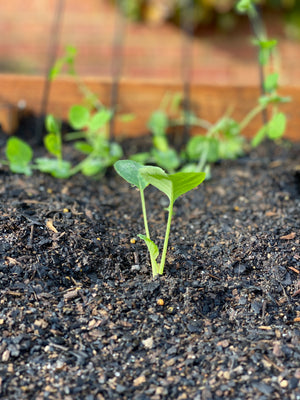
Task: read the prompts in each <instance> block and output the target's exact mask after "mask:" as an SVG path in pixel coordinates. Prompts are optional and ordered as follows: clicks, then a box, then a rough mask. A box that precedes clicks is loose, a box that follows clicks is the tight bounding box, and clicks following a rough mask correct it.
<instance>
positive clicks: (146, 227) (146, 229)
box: [140, 190, 150, 239]
mask: <svg viewBox="0 0 300 400" xmlns="http://www.w3.org/2000/svg"><path fill="white" fill-rule="evenodd" d="M140 193H141V203H142V210H143V217H144V225H145V232H146V236H147V238H148V239H150V233H149V227H148V221H147V211H146V203H145V196H144V191H143V190H140Z"/></svg>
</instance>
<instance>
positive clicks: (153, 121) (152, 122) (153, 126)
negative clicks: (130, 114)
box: [148, 110, 169, 136]
mask: <svg viewBox="0 0 300 400" xmlns="http://www.w3.org/2000/svg"><path fill="white" fill-rule="evenodd" d="M168 126H169V119H168V117H167V115H166V113H165V112H163V111H160V110H158V111H154V113H153V114H152V115H151V117H150V119H149V121H148V128H149V129H150V131H151V132H152V133H153V134H154V135H155V136H163V135H165V133H166V130H167V128H168Z"/></svg>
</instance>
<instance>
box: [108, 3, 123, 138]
mask: <svg viewBox="0 0 300 400" xmlns="http://www.w3.org/2000/svg"><path fill="white" fill-rule="evenodd" d="M124 1H126V0H124ZM117 3H118V7H117V8H118V10H117V11H116V14H117V15H116V23H115V30H114V39H113V49H112V50H113V51H112V61H111V75H112V85H111V92H110V108H111V110H112V111H113V115H112V118H111V119H110V124H109V137H110V140H111V141H113V140H114V139H115V119H116V111H117V103H118V96H119V81H120V76H121V72H122V67H123V44H124V33H125V26H126V21H125V17H124V15H123V10H122V0H119V1H118V2H117Z"/></svg>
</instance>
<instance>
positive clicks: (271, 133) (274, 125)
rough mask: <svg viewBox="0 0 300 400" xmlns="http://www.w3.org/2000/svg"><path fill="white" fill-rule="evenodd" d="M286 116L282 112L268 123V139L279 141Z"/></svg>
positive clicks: (283, 129)
mask: <svg viewBox="0 0 300 400" xmlns="http://www.w3.org/2000/svg"><path fill="white" fill-rule="evenodd" d="M285 128H286V116H285V114H283V113H282V112H280V113H277V114H275V115H274V116H273V118H272V119H271V120H270V121H269V123H268V137H269V138H270V139H273V140H275V139H279V138H280V137H282V135H283V134H284V132H285Z"/></svg>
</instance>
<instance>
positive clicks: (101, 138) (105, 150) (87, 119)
mask: <svg viewBox="0 0 300 400" xmlns="http://www.w3.org/2000/svg"><path fill="white" fill-rule="evenodd" d="M111 117H112V111H110V110H109V109H107V108H105V107H102V108H101V109H100V110H99V111H96V112H92V111H90V110H89V108H87V107H84V106H81V105H74V106H73V107H71V109H70V112H69V123H70V124H71V126H72V128H74V129H76V130H79V131H76V132H73V133H70V134H68V135H67V138H68V139H84V140H78V141H76V142H75V148H76V149H77V150H79V151H80V152H82V153H83V154H86V155H87V156H86V158H85V159H84V160H83V161H82V162H80V163H79V164H78V165H77V166H76V167H74V169H73V172H74V173H76V172H79V171H81V172H82V173H83V174H84V175H87V176H90V175H95V174H99V173H104V172H105V171H106V169H107V168H108V167H110V166H112V165H113V164H114V163H115V162H116V161H117V160H119V159H120V158H121V157H122V155H123V151H122V148H121V146H120V145H119V144H118V143H115V142H110V141H109V139H108V122H109V120H110V119H111Z"/></svg>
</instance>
